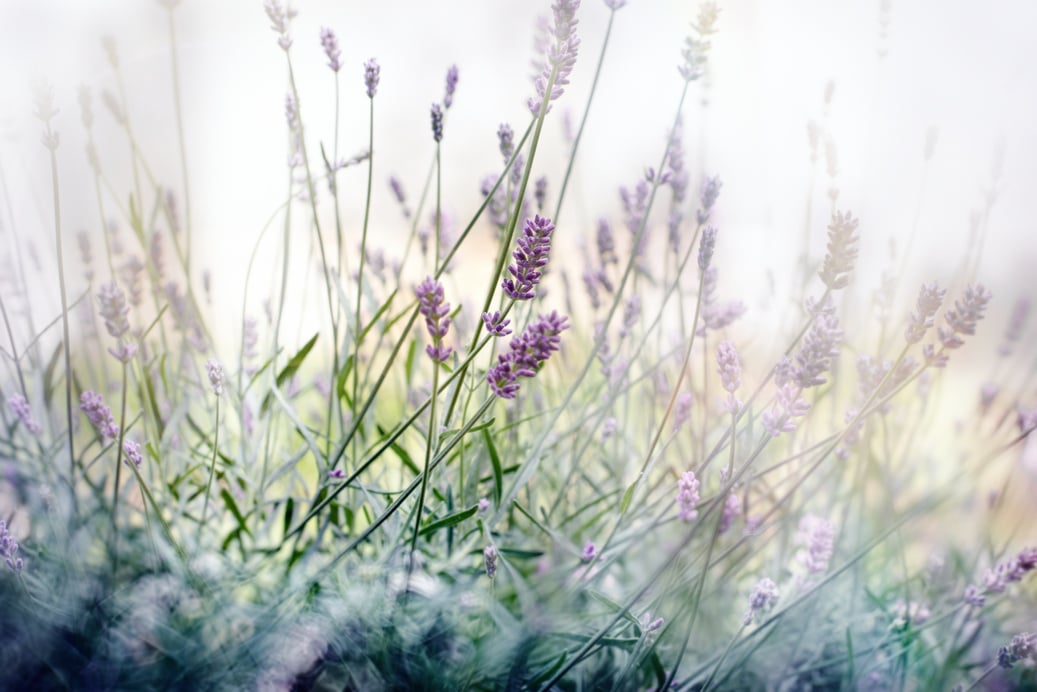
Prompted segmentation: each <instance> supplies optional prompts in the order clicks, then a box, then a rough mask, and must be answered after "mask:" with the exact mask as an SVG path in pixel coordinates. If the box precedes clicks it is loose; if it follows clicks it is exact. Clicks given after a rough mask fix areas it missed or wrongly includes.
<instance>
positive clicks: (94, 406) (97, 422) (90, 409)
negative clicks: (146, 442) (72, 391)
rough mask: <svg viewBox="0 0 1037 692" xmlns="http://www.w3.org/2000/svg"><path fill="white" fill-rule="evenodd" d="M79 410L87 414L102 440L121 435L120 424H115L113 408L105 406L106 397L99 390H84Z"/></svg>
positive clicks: (80, 398) (112, 438)
mask: <svg viewBox="0 0 1037 692" xmlns="http://www.w3.org/2000/svg"><path fill="white" fill-rule="evenodd" d="M79 410H80V411H82V412H83V413H85V414H86V417H87V419H88V420H89V421H90V423H91V424H92V425H93V426H94V428H95V429H96V430H97V433H98V434H99V435H100V436H101V439H102V441H104V440H114V439H115V438H116V437H118V436H119V426H118V425H116V424H115V418H114V417H113V416H112V410H111V409H110V408H109V407H107V406H105V403H104V399H103V398H102V397H101V395H100V394H98V393H97V392H93V391H89V390H88V391H85V392H83V394H82V395H81V396H80V397H79Z"/></svg>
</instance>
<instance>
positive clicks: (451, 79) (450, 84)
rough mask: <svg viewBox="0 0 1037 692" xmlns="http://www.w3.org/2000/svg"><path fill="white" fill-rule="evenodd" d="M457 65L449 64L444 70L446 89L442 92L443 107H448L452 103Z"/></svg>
mask: <svg viewBox="0 0 1037 692" xmlns="http://www.w3.org/2000/svg"><path fill="white" fill-rule="evenodd" d="M457 77H458V74H457V65H451V66H450V67H449V69H447V71H446V91H445V93H444V94H443V108H447V109H448V108H450V106H452V105H453V103H454V91H456V90H457Z"/></svg>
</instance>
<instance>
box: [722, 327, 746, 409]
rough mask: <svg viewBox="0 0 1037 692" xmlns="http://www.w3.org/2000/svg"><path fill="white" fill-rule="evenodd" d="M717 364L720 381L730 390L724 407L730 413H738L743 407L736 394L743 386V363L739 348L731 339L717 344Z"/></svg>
mask: <svg viewBox="0 0 1037 692" xmlns="http://www.w3.org/2000/svg"><path fill="white" fill-rule="evenodd" d="M717 365H718V370H717V372H719V373H720V382H721V384H722V385H723V387H724V389H725V390H727V392H728V396H727V398H726V399H725V400H724V403H723V406H724V409H725V410H726V411H727V412H728V413H732V414H735V413H738V411H739V410H740V409H741V408H742V402H741V401H739V400H738V399H736V398H735V395H734V394H735V392H736V391H737V390H738V388H739V387H740V386H742V379H741V377H742V363H741V360H740V359H739V357H738V350H737V349H736V348H735V345H734V344H733V343H731V342H730V341H722V342H720V345H719V346H717Z"/></svg>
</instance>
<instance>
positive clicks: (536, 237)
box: [501, 214, 555, 300]
mask: <svg viewBox="0 0 1037 692" xmlns="http://www.w3.org/2000/svg"><path fill="white" fill-rule="evenodd" d="M554 229H555V226H554V224H553V223H551V219H548V218H546V217H543V216H540V215H539V214H537V215H535V216H534V217H533V218H531V219H526V223H525V226H523V228H522V237H521V238H519V239H518V247H517V248H515V252H513V253H512V257H513V258H514V259H515V263H514V264H511V265H509V266H508V273H509V274H511V277H512V278H508V279H504V281H503V283H502V284H501V288H503V289H504V293H505V294H507V295H508V297H510V298H513V299H515V300H529V299H530V298H532V297H533V296H534V295H536V292H535V288H536V285H537V284H538V283H540V278H541V276H542V275H543V274H542V271H541V270H542V269H543V268H544V266H546V265H547V261H548V259H549V258H550V256H551V234H552V233H553V232H554Z"/></svg>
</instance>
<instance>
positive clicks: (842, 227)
mask: <svg viewBox="0 0 1037 692" xmlns="http://www.w3.org/2000/svg"><path fill="white" fill-rule="evenodd" d="M858 223H859V222H858V221H857V219H855V218H853V216H852V215H851V214H850V213H849V212H845V213H842V212H833V213H832V221H831V223H829V224H828V254H826V255H825V262H824V266H822V267H821V272H820V276H821V281H823V282H824V284H825V286H828V287H829V288H831V289H839V288H845V287H846V285H847V284H849V283H850V272H851V271H853V265H854V262H856V260H857V240H858V237H857V224H858Z"/></svg>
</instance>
